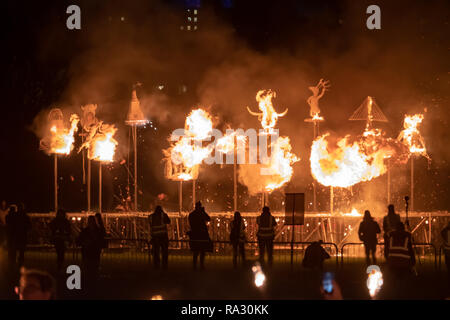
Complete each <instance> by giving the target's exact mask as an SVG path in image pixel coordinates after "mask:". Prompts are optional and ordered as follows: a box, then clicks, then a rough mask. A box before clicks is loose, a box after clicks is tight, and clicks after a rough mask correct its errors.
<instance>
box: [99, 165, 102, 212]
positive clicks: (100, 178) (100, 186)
mask: <svg viewBox="0 0 450 320" xmlns="http://www.w3.org/2000/svg"><path fill="white" fill-rule="evenodd" d="M98 212H100V213H102V162H101V161H100V162H99V166H98Z"/></svg>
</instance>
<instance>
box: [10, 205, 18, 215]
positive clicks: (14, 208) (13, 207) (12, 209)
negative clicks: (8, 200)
mask: <svg viewBox="0 0 450 320" xmlns="http://www.w3.org/2000/svg"><path fill="white" fill-rule="evenodd" d="M16 212H17V206H16V205H15V204H12V205H10V206H9V213H11V214H14V213H16Z"/></svg>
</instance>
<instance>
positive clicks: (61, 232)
mask: <svg viewBox="0 0 450 320" xmlns="http://www.w3.org/2000/svg"><path fill="white" fill-rule="evenodd" d="M50 231H51V238H52V243H53V244H54V245H55V250H56V263H57V266H58V271H60V270H61V269H62V267H63V264H64V255H65V253H66V242H69V241H70V235H71V227H70V221H69V219H67V215H66V211H64V210H63V209H58V212H57V213H56V217H55V218H54V219H53V220H52V221H51V222H50Z"/></svg>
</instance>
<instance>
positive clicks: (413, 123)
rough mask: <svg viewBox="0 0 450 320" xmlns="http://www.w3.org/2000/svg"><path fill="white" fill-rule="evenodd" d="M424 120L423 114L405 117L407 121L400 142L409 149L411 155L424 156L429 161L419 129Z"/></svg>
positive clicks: (404, 121)
mask: <svg viewBox="0 0 450 320" xmlns="http://www.w3.org/2000/svg"><path fill="white" fill-rule="evenodd" d="M423 119H424V116H423V114H415V115H412V116H409V115H405V119H404V120H403V127H404V129H403V131H401V132H400V135H399V136H398V140H399V141H402V142H403V143H404V144H405V145H406V146H407V147H408V148H409V151H410V153H411V154H417V155H422V156H424V157H426V158H427V159H429V156H428V154H427V149H426V147H425V142H424V141H423V137H422V135H421V134H420V131H419V129H418V128H417V127H418V126H419V125H420V124H421V123H422V121H423Z"/></svg>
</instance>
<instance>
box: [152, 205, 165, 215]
mask: <svg viewBox="0 0 450 320" xmlns="http://www.w3.org/2000/svg"><path fill="white" fill-rule="evenodd" d="M163 212H164V211H163V209H162V207H161V206H156V207H155V212H154V213H155V214H161V213H163Z"/></svg>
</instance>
